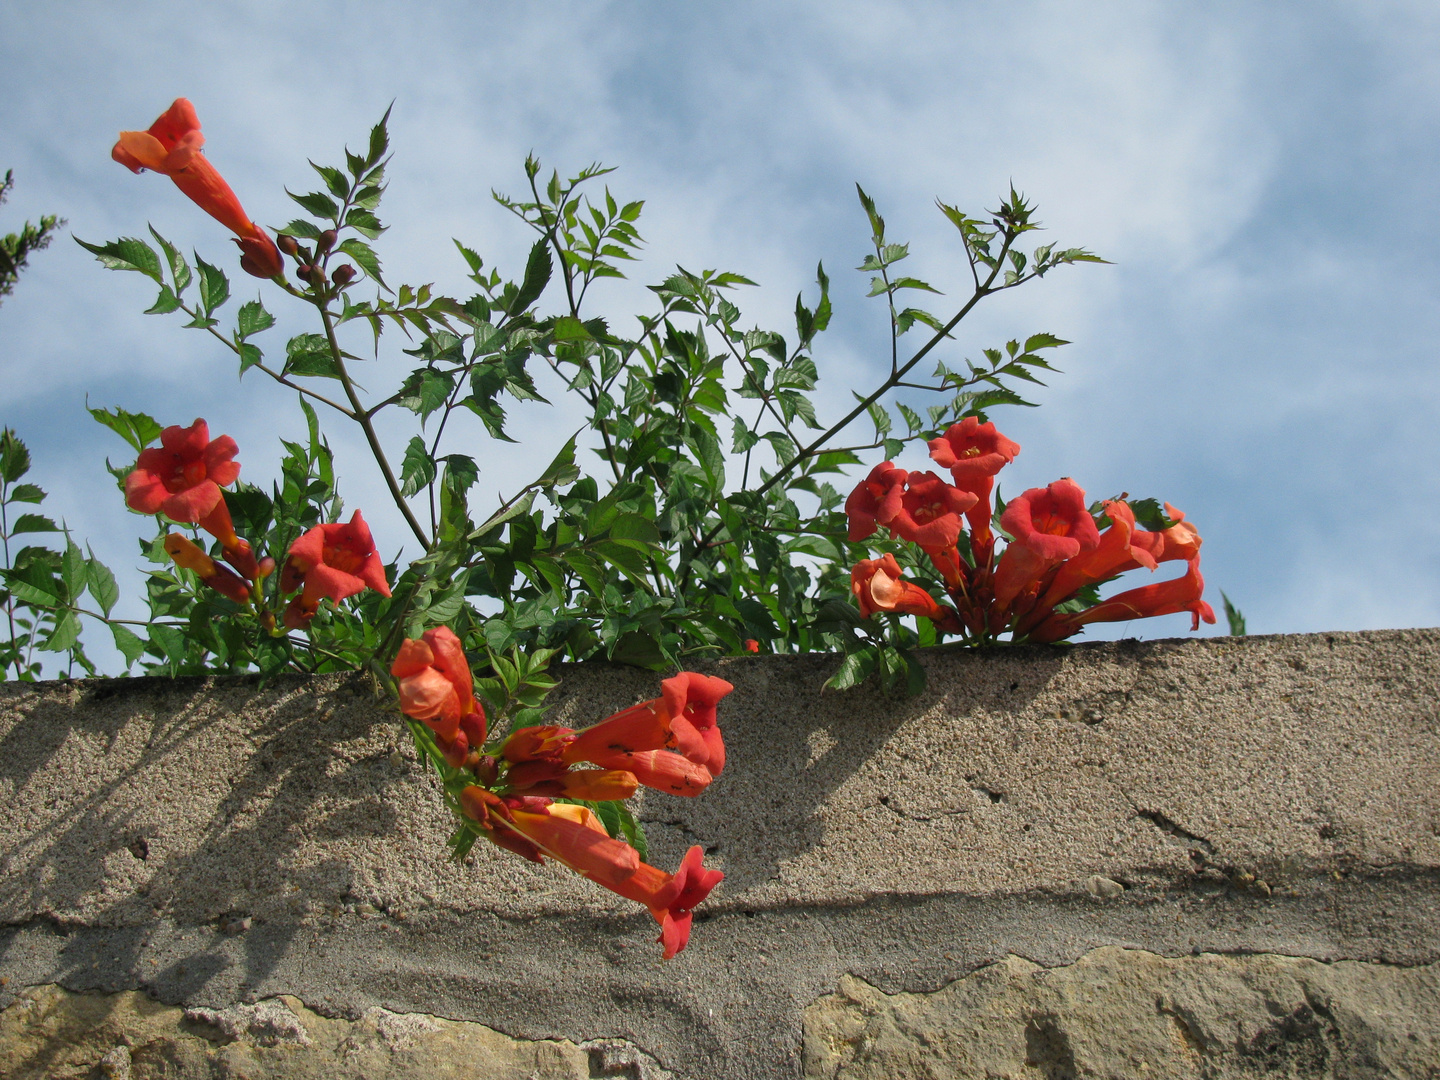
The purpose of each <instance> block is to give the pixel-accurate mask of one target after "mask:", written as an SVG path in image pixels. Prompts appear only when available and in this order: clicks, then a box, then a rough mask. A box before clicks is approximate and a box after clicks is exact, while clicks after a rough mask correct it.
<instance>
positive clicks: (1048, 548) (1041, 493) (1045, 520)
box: [993, 478, 1100, 609]
mask: <svg viewBox="0 0 1440 1080" xmlns="http://www.w3.org/2000/svg"><path fill="white" fill-rule="evenodd" d="M1000 525H1001V528H1003V529H1004V530H1005V531H1006V532H1008V533H1009V534H1010V535H1011V536H1013V537H1014V538H1015V539H1014V540H1012V541H1011V542H1010V544H1009V545H1008V546H1007V547H1006V548H1005V553H1004V554H1003V555H1001V556H1000V562H999V565H997V566H996V568H995V577H994V583H993V584H994V592H995V602H996V604H997V605H998V606H999V607H1000V608H1002V609H1003V608H1005V607H1007V606H1008V605H1009V604H1010V603H1011V601H1013V600H1014V599H1015V598H1016V597H1017V596H1019V595H1020V594H1021V593H1025V592H1028V591H1030V590H1032V589H1036V588H1038V586H1039V584H1040V578H1041V576H1042V575H1044V574H1045V573H1047V572H1048V571H1049V570H1050V569H1051V568H1052V567H1054V566H1056V565H1058V564H1059V563H1061V562H1064V561H1065V560H1066V559H1072V558H1074V557H1075V556H1076V555H1079V554H1080V553H1081V552H1082V551H1093V550H1095V548H1097V547H1098V546H1099V545H1100V531H1099V530H1098V529H1097V528H1096V527H1095V519H1094V518H1092V517H1091V516H1090V511H1089V510H1087V509H1086V506H1085V492H1084V491H1083V490H1082V489H1081V488H1080V486H1079V485H1078V484H1076V483H1074V482H1073V481H1072V480H1070V479H1068V478H1066V479H1061V480H1056V481H1055V482H1054V483H1052V484H1050V485H1049V486H1047V487H1043V488H1031V489H1030V490H1029V491H1027V492H1025V493H1024V494H1023V495H1019V496H1017V497H1016V498H1015V499H1013V500H1012V501H1011V502H1010V503H1009V504H1008V505H1007V506H1006V507H1005V512H1004V513H1003V514H1001V515H1000Z"/></svg>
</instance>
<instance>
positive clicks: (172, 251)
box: [150, 225, 191, 295]
mask: <svg viewBox="0 0 1440 1080" xmlns="http://www.w3.org/2000/svg"><path fill="white" fill-rule="evenodd" d="M150 235H151V236H153V237H155V239H156V240H158V241H159V242H160V249H161V250H162V251H164V252H165V261H166V262H167V263H169V264H170V277H171V279H172V280H173V281H174V283H175V292H176V294H177V295H178V294H179V293H183V292H184V291H185V290H186V289H187V288H189V286H190V280H191V278H190V264H189V263H187V262H186V261H185V256H184V255H181V254H180V249H179V248H177V247H176V246H175V245H174V244H172V243H170V241H169V240H166V239H165V237H163V236H161V235H160V234H159V233H158V232H156V231H155V226H153V225H152V226H150Z"/></svg>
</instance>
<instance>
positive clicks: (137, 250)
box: [75, 236, 165, 285]
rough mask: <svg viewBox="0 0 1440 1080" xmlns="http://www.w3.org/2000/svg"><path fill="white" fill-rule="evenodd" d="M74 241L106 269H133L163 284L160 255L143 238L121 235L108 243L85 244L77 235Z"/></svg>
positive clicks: (156, 282)
mask: <svg viewBox="0 0 1440 1080" xmlns="http://www.w3.org/2000/svg"><path fill="white" fill-rule="evenodd" d="M75 242H76V243H77V244H79V245H80V246H81V247H83V248H84V249H85V250H86V251H88V252H90V253H91V254H92V255H94V256H95V257H96V258H97V259H99V260H100V263H101V265H102V266H104V267H105V268H106V269H107V270H134V271H136V272H138V273H141V274H144V275H145V276H146V277H148V278H150V279H151V280H152V281H154V282H155V284H157V285H163V284H165V277H164V275H163V274H162V273H161V272H160V256H159V255H157V254H155V249H154V248H152V247H151V246H150V245H149V244H147V243H146V242H145V241H144V240H141V239H138V238H137V237H134V236H122V237H121V238H120V239H119V240H112V241H110V243H108V244H87V243H86V242H85V241H84V240H81V239H80V238H79V237H78V236H77V237H75Z"/></svg>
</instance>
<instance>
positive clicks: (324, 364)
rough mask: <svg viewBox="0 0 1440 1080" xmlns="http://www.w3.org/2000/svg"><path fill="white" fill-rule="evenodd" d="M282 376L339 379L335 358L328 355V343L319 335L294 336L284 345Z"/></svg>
mask: <svg viewBox="0 0 1440 1080" xmlns="http://www.w3.org/2000/svg"><path fill="white" fill-rule="evenodd" d="M284 374H286V375H311V376H314V377H316V378H323V379H338V378H340V372H339V371H338V370H336V368H335V358H334V357H333V356H331V355H330V343H329V342H328V341H327V340H326V339H325V337H324V336H323V335H321V334H296V335H295V336H294V337H293V338H291V339H290V340H289V342H287V343H286V345H285V368H284Z"/></svg>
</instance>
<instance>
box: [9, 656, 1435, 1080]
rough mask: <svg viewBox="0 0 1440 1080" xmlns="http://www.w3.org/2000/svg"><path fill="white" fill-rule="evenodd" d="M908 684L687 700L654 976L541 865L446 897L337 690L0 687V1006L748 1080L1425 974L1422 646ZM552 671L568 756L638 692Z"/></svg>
mask: <svg viewBox="0 0 1440 1080" xmlns="http://www.w3.org/2000/svg"><path fill="white" fill-rule="evenodd" d="M922 662H923V663H924V665H925V667H926V669H927V672H928V675H929V680H930V681H929V687H928V689H927V690H926V691H925V693H924V694H922V695H920V696H919V697H917V698H913V699H904V698H901V697H894V696H890V695H886V694H882V693H880V692H878V691H876V690H874V689H873V688H869V687H866V688H862V689H859V690H857V691H853V692H848V693H844V694H832V693H823V694H822V693H820V692H819V689H818V688H819V687H820V686H821V685H822V684H823V682H824V680H825V679H826V677H827V676H828V675H829V674H831V673H832V672H833V670H834V665H835V659H834V658H833V657H824V656H802V657H775V658H764V659H760V658H756V659H736V660H729V661H724V662H721V663H717V664H713V665H703V668H704V670H707V671H711V672H715V673H719V674H722V675H724V676H725V677H726V678H728V679H730V680H731V681H732V682H734V683H735V686H736V689H735V692H734V694H733V695H731V697H730V698H728V699H727V700H726V702H725V703H724V705H723V707H722V713H721V723H722V726H723V728H724V731H725V738H726V742H727V744H728V746H729V749H730V758H729V765H728V766H727V768H726V770H725V772H724V774H723V775H722V776H721V777H719V778H718V780H717V781H716V782H715V784H713V785H712V786H711V788H710V789H709V790H708V791H707V792H706V794H705V796H704V797H703V798H701V799H692V800H685V799H675V798H669V797H667V796H663V795H654V794H652V795H650V796H649V797H648V798H647V799H646V800H645V801H644V802H643V804H642V805H641V807H640V813H641V817H642V820H643V821H644V822H645V825H646V830H647V833H648V835H649V838H650V851H651V860H652V861H653V862H655V863H657V864H658V865H660V866H665V867H673V866H674V865H676V863H677V862H678V860H679V858H680V856H681V854H682V853H683V852H684V850H685V849H686V848H687V847H688V846H690V845H691V844H696V843H699V844H703V845H704V846H705V848H706V850H707V856H706V857H707V862H709V863H710V864H712V865H715V866H717V867H719V868H720V869H723V870H724V871H725V873H726V879H725V881H724V883H723V885H722V886H721V887H720V889H718V890H717V891H716V892H715V894H714V895H713V896H712V897H711V899H710V900H709V901H707V903H706V904H705V905H704V907H703V908H702V909H701V910H700V911H699V912H698V913H697V921H696V925H695V931H694V934H693V936H692V938H691V943H690V947H689V948H688V949H687V950H686V951H685V952H684V953H682V954H680V955H679V956H678V957H676V958H675V959H674V960H672V961H670V962H668V963H662V962H661V961H660V960H659V958H658V954H659V950H658V949H657V948H656V946H655V944H654V938H655V933H656V930H655V926H654V923H653V921H652V920H651V919H650V917H649V916H648V915H647V914H645V913H644V912H642V911H639V910H637V909H636V907H635V905H633V904H630V903H628V902H626V901H623V900H620V899H619V898H617V897H615V896H613V895H612V894H610V893H607V892H605V891H603V890H601V889H599V888H598V887H596V886H594V885H592V884H591V883H589V882H587V881H584V880H581V879H580V878H578V877H577V876H576V875H574V874H571V873H569V872H568V871H566V870H564V869H563V868H558V867H554V866H547V867H543V868H539V867H535V866H533V865H532V864H529V863H526V862H524V861H522V860H520V859H518V858H515V857H514V856H511V855H508V854H506V853H504V852H501V851H498V850H496V849H493V848H491V847H489V846H488V845H483V844H482V845H479V846H477V848H476V850H475V852H474V853H473V856H472V858H471V859H470V860H467V864H466V865H465V866H462V867H456V866H454V865H453V864H451V863H450V862H449V861H448V860H447V858H446V850H445V843H444V841H445V837H446V834H447V833H448V831H449V829H450V821H449V819H448V817H447V811H446V810H445V808H444V805H443V803H442V801H441V799H440V797H439V793H438V791H437V789H436V785H435V781H434V778H433V776H431V775H428V774H427V773H426V772H425V770H424V769H423V768H421V767H420V765H419V763H418V762H416V761H415V757H414V751H413V748H412V747H411V746H410V744H409V741H408V734H407V733H406V732H405V731H404V729H403V728H402V727H401V725H400V724H399V723H398V717H397V715H396V714H395V713H394V712H393V711H392V710H391V709H390V708H389V707H388V706H386V705H385V704H384V703H383V702H381V701H377V699H376V698H375V696H374V694H373V692H372V689H371V687H370V685H369V683H368V680H366V679H365V678H363V677H357V678H347V677H340V676H323V677H317V678H313V679H306V678H299V677H282V678H277V679H274V680H271V681H270V682H269V683H266V684H262V683H261V682H260V681H258V680H255V679H249V678H239V679H211V680H203V679H178V680H167V679H134V680H94V681H80V682H73V683H50V684H41V685H22V684H14V683H7V684H4V685H0V806H3V807H4V812H3V813H0V1008H5V1007H7V1006H12V1005H14V1004H15V1003H16V1002H18V1001H21V1000H23V995H24V994H25V993H26V992H27V988H34V987H40V986H44V985H49V984H54V985H58V986H62V987H64V988H65V989H66V990H69V991H86V992H92V993H103V994H113V993H115V992H117V991H126V990H143V991H145V993H146V994H147V995H148V998H147V1000H151V1002H152V1004H156V1005H157V1007H159V1005H158V1003H164V1004H165V1005H166V1006H175V1007H179V1008H182V1009H189V1010H192V1012H193V1014H194V1016H195V1017H197V1018H198V1017H202V1016H204V1015H209V1013H202V1012H201V1010H209V1011H210V1013H213V1014H214V1015H215V1016H216V1017H225V1018H228V1020H227V1021H226V1022H228V1023H230V1024H231V1025H232V1026H233V1027H234V1029H235V1030H236V1031H237V1032H242V1033H243V1034H241V1035H240V1036H238V1037H237V1039H236V1043H235V1045H240V1044H242V1043H243V1044H244V1045H246V1046H249V1045H251V1044H252V1043H256V1044H257V1045H258V1043H257V1040H260V1039H263V1038H267V1037H273V1038H275V1039H276V1040H278V1041H277V1042H276V1045H274V1046H258V1049H257V1051H256V1052H257V1053H262V1054H270V1053H277V1054H278V1053H282V1052H283V1053H290V1052H295V1053H304V1052H309V1048H306V1047H304V1046H303V1045H302V1044H301V1043H300V1042H299V1040H298V1038H297V1039H292V1040H290V1041H288V1042H287V1041H283V1039H282V1036H283V1034H284V1031H285V1030H286V1029H285V1027H284V1025H283V1023H279V1021H283V1019H284V1018H283V1017H280V1016H278V1014H273V1013H271V1014H262V1013H260V1012H255V1013H253V1014H251V1013H248V1012H244V1011H243V1010H245V1009H248V1008H258V1007H260V1006H261V1004H262V1003H264V1002H267V1001H269V1002H274V1001H276V1000H281V999H284V1000H291V999H292V998H293V1000H295V1001H296V1002H297V1003H298V1002H304V1004H305V1006H306V1007H308V1008H310V1009H313V1010H317V1014H323V1015H324V1016H325V1017H332V1018H336V1022H339V1021H340V1019H341V1018H346V1019H348V1021H349V1022H355V1021H357V1020H358V1019H359V1018H360V1017H362V1016H363V1015H364V1014H365V1013H366V1011H367V1010H369V1009H372V1008H383V1009H388V1010H391V1011H392V1012H393V1013H397V1014H404V1015H430V1016H437V1017H448V1018H451V1019H452V1020H454V1021H463V1022H467V1023H472V1024H480V1025H485V1026H486V1027H487V1028H489V1029H491V1030H493V1031H495V1032H503V1033H505V1036H506V1037H510V1038H514V1039H518V1040H528V1041H530V1042H546V1041H548V1042H551V1043H554V1044H556V1045H563V1044H565V1043H566V1042H567V1041H568V1043H569V1044H571V1045H576V1046H590V1045H594V1046H596V1047H603V1046H609V1047H611V1050H604V1051H602V1050H597V1051H596V1053H601V1054H602V1057H603V1056H604V1054H609V1058H608V1059H607V1060H608V1061H609V1062H610V1063H609V1064H606V1065H604V1066H603V1067H604V1068H606V1069H611V1070H612V1072H613V1073H614V1074H615V1075H622V1076H623V1075H625V1073H626V1071H627V1070H628V1071H629V1072H631V1073H633V1072H635V1071H636V1069H637V1068H639V1066H638V1065H633V1064H626V1061H627V1059H629V1058H633V1059H634V1060H635V1061H649V1062H652V1063H653V1064H654V1065H655V1066H657V1067H663V1068H665V1069H669V1070H670V1071H671V1072H672V1073H674V1074H675V1075H676V1076H678V1077H683V1078H687V1080H688V1078H700V1077H703V1078H705V1080H712V1078H715V1080H719V1078H724V1080H731V1078H735V1080H773V1078H775V1077H784V1076H798V1075H799V1073H800V1070H801V1028H802V1023H801V1021H802V1015H803V1013H804V1010H805V1008H806V1007H807V1006H809V1005H810V1004H811V1003H813V1002H814V1001H816V1000H817V999H818V998H820V997H822V996H824V995H827V994H832V993H834V992H835V990H836V988H837V987H838V986H840V985H841V984H842V980H844V979H845V978H847V977H851V978H854V979H859V980H863V981H864V982H865V983H868V984H869V985H871V986H873V987H876V988H878V989H879V990H880V991H883V992H885V993H891V994H893V993H899V992H902V991H903V992H910V993H918V992H929V991H934V990H937V989H938V988H940V987H943V986H946V985H947V984H951V983H954V982H955V981H956V980H961V979H964V978H965V977H966V976H968V975H970V974H971V973H972V972H975V971H977V969H986V968H987V967H989V966H993V965H995V964H997V963H999V962H1001V961H1004V960H1005V958H1006V957H1007V956H1010V955H1014V956H1024V957H1026V958H1028V960H1029V961H1031V962H1033V963H1035V964H1038V965H1041V966H1042V967H1044V968H1062V967H1064V966H1065V965H1071V964H1074V963H1076V961H1077V960H1078V959H1079V958H1081V957H1082V956H1085V955H1086V954H1087V953H1089V952H1091V951H1092V950H1094V949H1096V948H1100V947H1104V946H1125V947H1128V948H1135V949H1145V950H1148V951H1150V952H1153V953H1156V954H1159V955H1163V956H1170V957H1182V956H1187V955H1191V954H1199V953H1207V952H1208V953H1225V954H1238V953H1276V954H1282V955H1286V956H1297V957H1310V958H1312V959H1314V960H1319V961H1324V962H1327V963H1328V962H1335V961H1357V962H1364V963H1368V964H1385V965H1392V966H1394V967H1396V968H1417V967H1420V966H1423V965H1427V964H1433V963H1435V962H1436V961H1440V698H1437V695H1436V693H1435V688H1436V687H1437V686H1440V631H1435V630H1418V631H1388V632H1377V633H1365V634H1323V635H1318V634H1317V635H1303V636H1291V637H1254V638H1243V639H1225V638H1208V639H1200V640H1192V641H1185V642H1176V641H1159V642H1146V643H1137V642H1116V643H1097V644H1091V645H1081V646H1075V647H1043V648H1023V647H1022V648H1004V649H994V650H988V651H984V652H970V653H964V652H954V651H948V650H937V651H929V652H926V653H924V654H923V657H922ZM560 674H561V676H562V679H563V681H562V684H561V686H560V688H559V690H558V691H557V692H556V695H555V698H554V700H555V709H554V712H553V713H552V714H551V715H552V716H553V718H554V719H555V721H556V722H559V723H568V724H570V725H572V726H580V725H582V724H586V723H589V722H591V721H593V720H595V719H598V718H600V717H603V716H605V715H606V714H607V713H609V712H611V711H614V710H616V709H618V708H621V707H624V706H626V705H629V704H632V703H633V702H635V701H637V700H640V699H642V698H646V697H651V696H653V695H654V694H655V693H656V692H657V685H658V677H657V676H656V675H654V674H653V673H650V672H644V671H638V670H635V669H621V668H611V667H606V666H603V665H601V666H590V665H582V666H579V667H565V668H562V669H561V671H560ZM847 985H848V984H847ZM286 995H289V997H285V996H286ZM296 1007H297V1008H299V1006H298V1004H297V1006H296ZM286 1008H287V1009H288V1008H289V1007H288V1006H286ZM237 1010H239V1011H237ZM290 1011H292V1012H293V1011H294V1010H290ZM266 1015H269V1017H270V1020H269V1022H268V1026H267V1021H266V1019H265V1016H266ZM296 1015H299V1014H298V1013H297V1014H296ZM186 1023H191V1024H195V1023H200V1021H199V1020H198V1019H197V1020H192V1021H186ZM252 1023H253V1024H258V1030H259V1032H260V1034H259V1035H256V1034H252V1033H251V1027H252ZM277 1025H278V1026H277ZM221 1027H223V1023H222V1024H221ZM301 1027H302V1028H303V1030H304V1031H305V1032H306V1037H307V1038H310V1039H312V1040H313V1041H314V1042H315V1045H316V1046H320V1045H321V1044H320V1042H319V1040H318V1039H317V1036H316V1030H318V1029H317V1028H316V1027H314V1026H312V1025H311V1023H310V1022H309V1020H308V1019H304V1020H302V1021H301ZM207 1030H211V1031H216V1030H220V1028H216V1027H215V1025H213V1024H211V1025H208V1026H207ZM297 1030H299V1029H297ZM267 1033H268V1034H267ZM1419 1034H1422V1033H1420V1032H1417V1037H1418V1035H1419ZM596 1040H610V1041H608V1042H598V1041H596ZM132 1049H134V1048H132ZM95 1051H96V1052H95V1056H94V1058H92V1059H91V1061H92V1063H96V1062H100V1061H101V1059H102V1057H103V1056H104V1054H107V1053H113V1055H114V1056H113V1057H112V1058H110V1059H107V1061H106V1064H105V1065H104V1066H103V1069H108V1070H109V1071H110V1073H111V1074H113V1075H117V1076H118V1075H121V1074H122V1073H123V1071H124V1069H125V1067H126V1060H125V1055H124V1054H121V1053H119V1052H118V1051H117V1050H116V1048H115V1046H113V1045H112V1046H101V1045H98V1044H97V1046H96V1048H95ZM135 1052H136V1053H138V1050H136V1051H135ZM131 1065H132V1067H133V1068H134V1069H137V1070H138V1069H139V1068H140V1065H141V1061H140V1058H138V1057H135V1056H134V1054H132V1060H131ZM646 1067H647V1068H651V1066H649V1065H647V1066H646ZM1437 1067H1440V1065H1437ZM594 1068H601V1066H599V1065H595V1066H594ZM615 1070H619V1071H618V1072H615ZM652 1071H653V1069H652ZM602 1075H603V1072H602Z"/></svg>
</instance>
